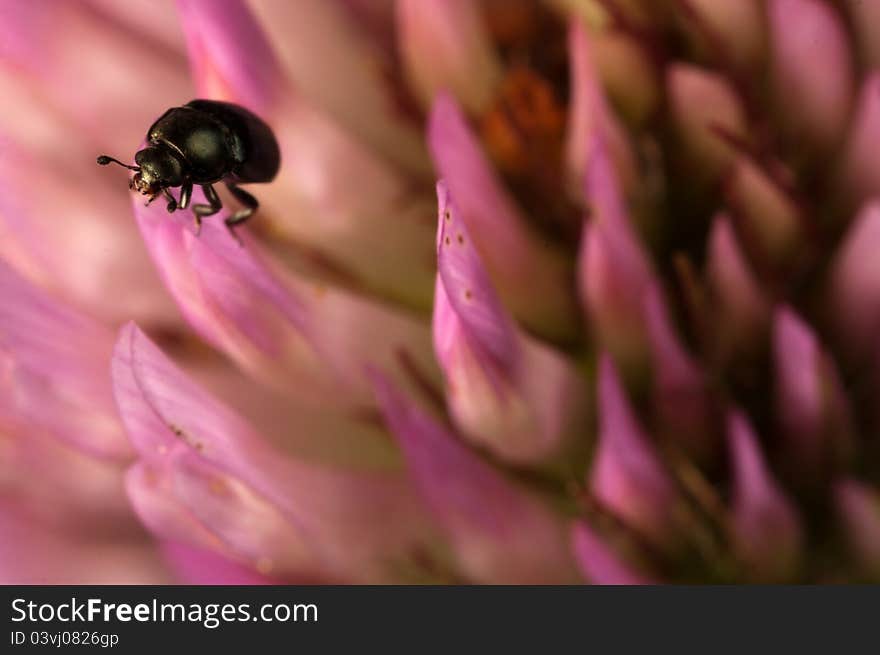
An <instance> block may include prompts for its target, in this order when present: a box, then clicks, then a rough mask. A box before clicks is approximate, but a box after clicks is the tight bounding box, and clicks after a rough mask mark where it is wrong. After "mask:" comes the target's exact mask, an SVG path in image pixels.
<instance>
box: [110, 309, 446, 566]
mask: <svg viewBox="0 0 880 655" xmlns="http://www.w3.org/2000/svg"><path fill="white" fill-rule="evenodd" d="M113 379H114V388H115V392H116V399H117V403H118V405H119V408H120V413H121V415H122V418H123V421H124V423H125V425H126V428H127V430H128V432H129V435H130V437H131V439H132V442H133V443H134V444H135V446H136V448H137V449H138V451H139V452H140V455H141V458H142V459H141V462H140V463H139V464H138V465H137V467H138V468H135V469H133V471H138V473H130V478H129V491H130V492H133V493H134V495H133V497H132V500H133V501H134V502H135V505H136V506H137V507H138V510H139V511H140V512H143V514H142V516H143V517H144V520H145V521H146V522H147V523H148V524H149V525H150V526H151V528H153V529H154V530H156V531H157V532H158V533H159V534H160V536H162V537H163V538H166V539H167V538H172V539H183V540H185V541H187V542H189V543H193V544H195V545H199V546H202V547H205V546H210V545H211V543H212V542H214V543H217V540H219V543H220V544H222V546H223V549H224V550H221V552H224V551H225V549H229V552H231V553H233V554H235V555H236V556H237V557H238V558H241V559H242V560H243V561H246V562H248V563H250V564H251V565H252V566H254V567H256V568H257V569H258V570H259V571H261V572H265V573H270V572H271V573H272V574H273V575H275V572H276V571H277V572H278V573H279V574H281V573H284V574H285V575H291V574H296V576H300V575H302V574H305V573H315V574H316V575H323V576H327V575H330V576H332V577H334V578H335V577H337V576H338V577H341V578H344V579H349V580H354V581H369V580H372V581H381V580H383V579H385V577H386V576H388V575H390V574H392V572H393V571H394V570H396V569H401V570H403V569H406V570H411V569H414V570H416V571H418V566H419V564H418V562H419V561H420V560H419V558H420V557H421V556H422V546H423V544H422V540H423V539H425V538H426V535H427V534H430V533H429V531H426V530H425V525H424V523H423V516H422V507H421V505H420V504H418V503H417V502H415V501H414V500H413V497H412V494H411V491H410V490H409V489H408V484H407V483H406V482H405V480H403V478H402V476H401V475H395V474H394V473H393V472H391V471H382V472H369V471H366V472H357V471H346V470H342V469H334V468H330V467H326V466H322V465H321V464H319V463H307V462H303V461H299V460H297V459H295V458H292V457H287V456H284V455H282V454H281V453H279V452H277V451H276V450H275V449H274V448H273V447H271V446H269V444H268V443H267V442H265V441H264V440H263V439H262V437H261V436H260V435H258V434H256V433H255V432H254V431H253V429H252V428H251V427H250V426H249V425H248V424H247V423H245V422H244V421H243V420H242V419H241V418H240V417H239V416H237V415H236V414H234V413H233V412H231V411H230V410H229V409H228V408H227V407H225V406H224V405H222V404H221V403H219V402H218V401H217V400H216V399H214V398H212V397H211V396H210V395H208V394H207V393H206V392H205V391H204V390H202V389H201V388H199V387H198V386H197V385H195V384H194V383H193V382H192V381H191V380H189V379H187V378H186V377H185V376H184V375H183V374H182V373H181V372H180V370H179V369H177V368H176V366H174V365H173V364H172V363H171V362H170V361H169V360H168V359H167V358H166V357H165V356H164V355H163V354H162V353H161V352H160V351H159V350H158V349H157V348H156V347H155V346H154V345H153V344H152V343H150V342H149V340H148V339H147V338H146V337H145V336H144V335H143V333H141V332H140V331H139V330H137V328H136V327H134V326H133V325H129V326H126V327H125V328H124V329H123V331H122V333H121V334H120V339H119V342H118V344H117V349H116V353H115V356H114V365H113ZM131 476H135V477H134V478H132V477H131ZM151 485H152V486H151ZM380 517H381V518H380ZM380 526H382V527H380ZM389 526H393V527H390V528H389ZM351 543H357V544H359V547H358V549H357V550H352V549H351V548H350V544H351ZM398 572H399V571H398Z"/></svg>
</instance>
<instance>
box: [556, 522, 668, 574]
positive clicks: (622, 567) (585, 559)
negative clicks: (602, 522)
mask: <svg viewBox="0 0 880 655" xmlns="http://www.w3.org/2000/svg"><path fill="white" fill-rule="evenodd" d="M572 548H573V549H574V555H575V558H577V562H578V565H579V566H580V568H581V571H583V574H584V576H585V577H586V578H587V580H589V581H590V582H592V583H593V584H600V585H645V584H654V582H653V581H652V580H651V579H650V578H648V577H646V576H645V575H643V574H642V573H640V572H639V571H637V570H635V569H634V568H633V567H632V566H631V565H630V564H629V563H627V562H626V561H624V560H623V559H622V558H621V556H620V554H619V553H618V552H616V551H615V550H614V548H613V547H612V546H610V545H609V544H608V543H607V542H606V541H605V540H604V539H603V538H602V537H601V536H600V535H599V534H598V533H597V532H596V531H595V530H594V529H593V528H592V527H590V526H589V525H587V524H586V523H584V522H583V521H578V522H577V523H576V524H575V525H574V528H573V529H572Z"/></svg>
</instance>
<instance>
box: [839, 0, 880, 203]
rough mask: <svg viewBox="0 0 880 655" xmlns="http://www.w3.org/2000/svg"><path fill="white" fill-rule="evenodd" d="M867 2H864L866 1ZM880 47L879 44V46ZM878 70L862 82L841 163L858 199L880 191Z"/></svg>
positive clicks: (851, 189)
mask: <svg viewBox="0 0 880 655" xmlns="http://www.w3.org/2000/svg"><path fill="white" fill-rule="evenodd" d="M866 4H867V3H866ZM878 49H880V46H878ZM878 141H880V72H875V73H873V74H871V75H868V76H867V77H866V78H865V81H864V82H862V88H861V92H860V94H859V99H858V105H857V107H856V111H855V116H854V119H853V122H852V125H851V126H850V128H849V136H848V138H847V144H846V152H845V159H844V165H843V169H842V171H843V175H844V178H845V179H844V182H845V184H846V186H847V187H848V188H846V189H845V191H847V192H850V193H853V194H855V200H858V201H861V200H863V199H865V198H867V197H870V196H873V195H876V194H878V193H880V153H878V150H877V147H876V144H877V143H878Z"/></svg>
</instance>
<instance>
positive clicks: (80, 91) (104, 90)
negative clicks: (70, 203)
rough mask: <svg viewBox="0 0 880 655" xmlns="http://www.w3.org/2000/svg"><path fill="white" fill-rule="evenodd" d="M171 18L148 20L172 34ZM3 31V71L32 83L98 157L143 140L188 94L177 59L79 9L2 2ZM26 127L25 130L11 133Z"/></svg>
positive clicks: (18, 126)
mask: <svg viewBox="0 0 880 655" xmlns="http://www.w3.org/2000/svg"><path fill="white" fill-rule="evenodd" d="M169 18H171V16H170V15H169V14H168V13H167V12H164V11H163V10H162V9H161V8H157V9H156V11H155V13H153V12H152V11H151V13H150V21H155V23H156V24H158V25H161V26H162V27H164V28H165V29H166V30H169V31H171V32H173V31H174V30H176V29H177V25H176V22H175V21H172V22H170V23H168V22H165V21H167V20H168V19H169ZM0 25H3V26H4V30H3V38H0V62H2V65H0V68H4V69H6V70H14V69H15V68H18V69H19V70H21V71H23V72H24V73H25V74H26V76H27V77H28V78H31V79H36V80H37V81H38V82H39V88H40V101H41V102H42V103H43V104H48V105H50V106H52V107H53V108H55V109H56V110H58V111H61V112H63V113H64V114H65V115H66V116H68V117H69V118H70V119H71V120H72V121H73V122H75V124H76V125H77V130H79V131H81V132H82V133H85V134H86V135H88V137H89V138H91V139H93V140H94V141H95V142H96V143H98V144H99V145H100V149H99V150H97V151H96V154H97V153H98V152H101V151H102V150H104V149H105V148H112V147H114V146H115V147H118V146H119V144H125V143H133V142H135V141H136V140H137V139H140V138H142V137H143V136H144V134H146V130H147V128H148V127H149V126H150V124H151V122H152V120H151V119H154V118H155V116H156V115H158V114H159V113H161V112H162V111H163V110H164V109H165V108H166V107H172V106H175V105H177V104H180V101H181V99H187V98H188V97H190V96H191V95H192V90H191V87H190V83H189V80H188V79H187V75H186V69H185V59H184V57H183V54H182V52H178V51H175V50H173V49H172V50H169V49H167V48H165V47H161V46H160V47H157V46H156V45H155V43H154V42H152V41H150V40H149V39H144V38H143V37H142V36H141V35H140V34H139V33H138V32H135V31H133V30H132V29H131V28H129V27H126V26H124V25H123V24H120V23H113V22H111V21H107V19H106V18H104V17H102V16H101V15H100V13H99V12H96V11H91V10H84V7H82V6H81V3H63V4H59V3H51V2H49V3H46V2H4V3H2V6H0ZM8 101H9V100H7V102H8ZM4 104H5V103H4ZM108 117H112V119H108ZM23 125H24V126H28V125H30V123H29V121H25V122H24V123H19V124H16V125H15V126H14V127H15V129H16V131H19V130H21V128H22V126H23ZM56 143H57V142H56ZM60 150H62V151H63V150H64V149H63V148H62V149H60ZM58 152H59V149H57V148H56V154H57V153H58ZM91 158H92V159H93V158H94V155H93V156H92V157H91ZM68 174H69V171H68Z"/></svg>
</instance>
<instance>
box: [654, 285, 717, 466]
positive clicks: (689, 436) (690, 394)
mask: <svg viewBox="0 0 880 655" xmlns="http://www.w3.org/2000/svg"><path fill="white" fill-rule="evenodd" d="M644 307H645V308H644V312H645V322H646V324H647V329H648V341H649V344H650V348H651V364H652V366H651V370H652V372H653V378H654V381H653V396H654V408H655V411H656V412H657V415H658V417H659V418H660V420H661V421H662V423H663V425H664V427H665V431H666V433H668V434H669V436H670V437H671V438H672V439H674V440H675V441H676V443H677V444H678V445H679V446H680V447H682V448H683V449H684V450H685V451H687V452H688V453H689V454H691V455H693V456H694V457H696V458H697V459H698V460H702V461H705V460H707V459H708V458H709V457H710V456H711V455H712V453H713V451H714V450H715V446H716V443H715V439H714V438H713V437H712V426H711V402H712V400H711V397H710V394H709V389H708V388H707V385H706V379H705V375H704V373H703V371H702V370H701V368H700V366H699V362H698V361H697V360H696V359H695V358H694V357H693V356H692V355H691V354H690V353H689V352H687V350H685V348H684V346H683V345H682V343H681V341H680V340H679V338H678V336H677V335H676V332H675V327H674V326H673V324H672V322H671V320H670V317H669V311H668V309H667V307H666V302H665V300H664V298H663V293H662V290H661V289H660V287H659V286H658V285H656V284H653V285H651V286H650V287H649V289H648V291H647V293H646V296H645V300H644Z"/></svg>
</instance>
